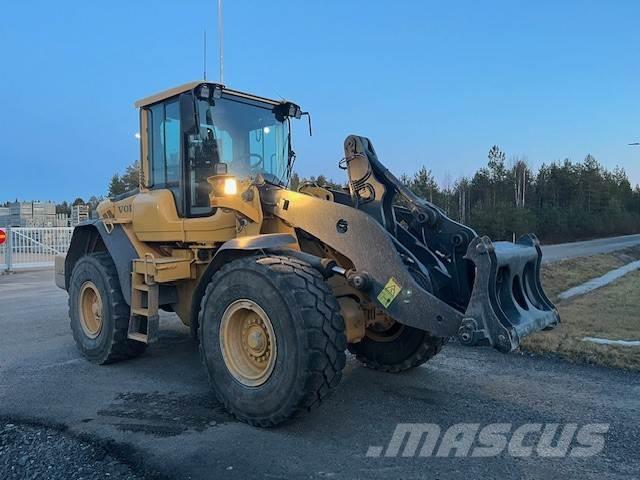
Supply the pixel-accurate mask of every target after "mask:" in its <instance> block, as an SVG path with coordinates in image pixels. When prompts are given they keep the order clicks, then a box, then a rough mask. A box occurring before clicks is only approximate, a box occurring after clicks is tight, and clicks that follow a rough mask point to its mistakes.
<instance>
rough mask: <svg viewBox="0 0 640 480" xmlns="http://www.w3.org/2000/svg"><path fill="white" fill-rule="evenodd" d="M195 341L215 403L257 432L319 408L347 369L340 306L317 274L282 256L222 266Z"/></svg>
mask: <svg viewBox="0 0 640 480" xmlns="http://www.w3.org/2000/svg"><path fill="white" fill-rule="evenodd" d="M198 336H199V338H200V352H201V355H202V361H203V363H204V366H205V368H206V370H207V373H208V375H209V381H210V383H211V386H212V388H213V390H214V392H215V394H216V396H217V398H218V399H219V400H220V402H222V403H223V404H224V406H225V407H226V409H227V410H228V411H229V412H230V413H232V414H233V415H234V416H235V417H236V418H238V419H240V420H242V421H244V422H247V423H249V424H251V425H255V426H260V427H272V426H275V425H277V424H279V423H282V422H284V421H286V420H288V419H290V418H292V417H294V416H296V415H297V414H299V413H300V412H305V411H309V410H311V409H313V408H315V407H317V406H319V405H320V404H321V403H322V401H323V400H324V399H325V398H326V396H327V395H328V394H329V393H330V392H331V391H332V390H333V389H334V388H335V387H336V386H337V385H338V383H339V382H340V379H341V377H342V369H343V368H344V365H345V349H346V338H345V335H344V320H343V319H342V316H341V315H340V307H339V305H338V302H337V301H336V299H335V298H334V296H333V294H332V293H331V290H330V289H329V287H328V285H327V284H326V282H325V281H324V279H323V277H322V276H321V275H320V273H319V272H318V271H316V270H315V269H313V268H312V267H311V266H309V265H308V264H306V263H304V262H301V261H299V260H297V259H293V258H289V257H285V256H267V257H245V258H239V259H237V260H234V261H232V262H230V263H228V264H226V265H225V266H224V267H222V268H221V269H220V271H218V272H217V273H216V274H215V275H214V276H213V278H212V279H211V282H210V283H209V285H208V286H207V289H206V292H205V294H204V297H203V299H202V305H201V308H200V315H199V335H198ZM252 359H253V360H252Z"/></svg>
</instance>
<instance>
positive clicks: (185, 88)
mask: <svg viewBox="0 0 640 480" xmlns="http://www.w3.org/2000/svg"><path fill="white" fill-rule="evenodd" d="M200 85H211V86H212V87H220V88H222V91H223V93H227V94H230V95H235V96H238V97H243V98H247V99H250V100H256V101H260V102H266V103H270V104H272V105H279V104H281V103H284V102H285V100H273V99H270V98H265V97H260V96H258V95H253V94H251V93H245V92H240V91H238V90H232V89H230V88H227V87H225V86H224V85H222V84H220V83H215V82H207V81H205V80H197V81H193V82H189V83H185V84H183V85H180V86H178V87H173V88H170V89H168V90H164V91H162V92H160V93H156V94H155V95H151V96H149V97H146V98H143V99H141V100H138V101H137V102H136V103H135V106H136V108H142V107H146V106H148V105H151V104H154V103H157V102H161V101H162V100H165V99H167V98H171V97H174V96H176V95H179V94H181V93H184V92H189V91H191V90H193V89H194V88H196V87H198V86H200Z"/></svg>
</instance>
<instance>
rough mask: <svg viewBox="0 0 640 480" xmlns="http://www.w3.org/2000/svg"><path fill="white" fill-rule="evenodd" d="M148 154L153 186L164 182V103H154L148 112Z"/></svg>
mask: <svg viewBox="0 0 640 480" xmlns="http://www.w3.org/2000/svg"><path fill="white" fill-rule="evenodd" d="M149 117H150V120H151V122H150V123H149V126H148V130H149V142H148V145H149V150H150V151H149V156H150V160H151V182H152V184H153V185H154V186H160V185H164V184H165V183H166V174H165V170H164V105H162V104H159V105H154V106H153V107H151V109H150V112H149Z"/></svg>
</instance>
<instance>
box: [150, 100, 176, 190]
mask: <svg viewBox="0 0 640 480" xmlns="http://www.w3.org/2000/svg"><path fill="white" fill-rule="evenodd" d="M148 119H149V126H148V131H149V142H148V145H149V156H150V160H151V180H152V182H153V186H154V187H156V188H164V187H168V186H171V187H177V186H178V185H179V182H180V107H179V105H178V101H177V100H176V101H172V102H168V103H161V104H158V105H154V106H152V107H151V108H150V109H149V114H148Z"/></svg>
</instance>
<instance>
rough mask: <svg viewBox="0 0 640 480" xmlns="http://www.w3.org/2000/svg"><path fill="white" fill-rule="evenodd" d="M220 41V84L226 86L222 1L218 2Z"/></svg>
mask: <svg viewBox="0 0 640 480" xmlns="http://www.w3.org/2000/svg"><path fill="white" fill-rule="evenodd" d="M218 40H219V44H220V46H219V48H220V83H221V84H223V85H224V31H223V26H222V0H218Z"/></svg>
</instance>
